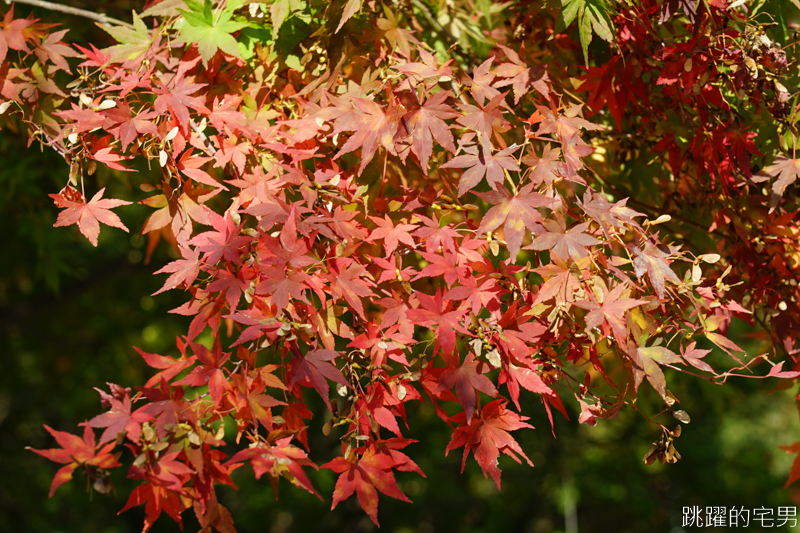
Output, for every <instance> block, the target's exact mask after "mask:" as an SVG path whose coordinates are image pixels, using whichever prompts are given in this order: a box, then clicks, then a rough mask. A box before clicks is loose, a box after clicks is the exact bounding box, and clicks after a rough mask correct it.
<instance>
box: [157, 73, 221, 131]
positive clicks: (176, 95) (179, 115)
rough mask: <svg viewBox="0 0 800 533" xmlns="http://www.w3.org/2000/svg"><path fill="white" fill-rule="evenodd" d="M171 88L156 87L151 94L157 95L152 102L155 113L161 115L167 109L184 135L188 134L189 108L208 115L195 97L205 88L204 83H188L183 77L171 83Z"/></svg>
mask: <svg viewBox="0 0 800 533" xmlns="http://www.w3.org/2000/svg"><path fill="white" fill-rule="evenodd" d="M171 85H172V87H156V88H154V89H153V92H154V93H155V94H156V95H157V96H156V100H155V102H154V106H155V110H156V113H158V114H161V113H164V112H165V111H167V109H169V110H170V111H172V114H173V116H174V117H175V119H176V120H177V121H178V124H180V125H181V129H182V130H183V132H184V134H186V133H188V132H189V108H190V107H191V108H192V109H194V110H195V111H200V112H204V113H208V109H206V106H205V105H204V104H203V102H202V101H201V100H200V99H199V98H197V97H196V96H192V95H193V94H195V93H196V92H197V91H199V90H200V89H202V88H203V87H205V86H206V84H205V83H189V81H188V80H187V79H186V78H185V77H183V76H179V77H176V78H175V79H174V80H173V82H172V83H171Z"/></svg>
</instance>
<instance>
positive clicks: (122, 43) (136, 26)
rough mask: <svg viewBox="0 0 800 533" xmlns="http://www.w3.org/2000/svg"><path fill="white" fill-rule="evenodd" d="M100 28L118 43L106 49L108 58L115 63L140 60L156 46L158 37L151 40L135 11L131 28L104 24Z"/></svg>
mask: <svg viewBox="0 0 800 533" xmlns="http://www.w3.org/2000/svg"><path fill="white" fill-rule="evenodd" d="M100 27H101V28H102V29H103V31H105V32H106V33H108V34H109V35H111V37H113V38H114V40H115V41H117V42H118V43H119V44H117V45H114V46H112V47H110V48H107V49H106V50H107V51H108V53H109V56H110V57H111V58H112V59H113V60H115V61H119V60H137V59H139V60H141V59H143V58H144V55H145V54H146V53H147V52H148V50H150V47H151V46H153V45H155V46H158V43H157V42H156V41H157V40H158V37H155V38H152V37H151V36H150V32H149V31H148V29H147V25H146V24H145V23H144V21H143V20H142V18H141V17H140V16H139V14H138V13H136V12H135V11H134V12H133V25H132V26H131V25H125V26H122V25H120V26H112V25H107V24H104V25H102V26H100ZM157 35H158V34H157Z"/></svg>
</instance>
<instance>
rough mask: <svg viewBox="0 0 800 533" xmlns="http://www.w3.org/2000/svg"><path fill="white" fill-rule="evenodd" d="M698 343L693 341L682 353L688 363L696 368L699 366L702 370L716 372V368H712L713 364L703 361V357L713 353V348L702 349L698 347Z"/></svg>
mask: <svg viewBox="0 0 800 533" xmlns="http://www.w3.org/2000/svg"><path fill="white" fill-rule="evenodd" d="M696 346H697V343H696V342H692V343H691V344H689V345H688V346H687V347H686V350H685V351H684V352H683V353H682V354H681V355H682V356H683V358H684V359H685V360H686V362H687V363H689V364H690V365H692V366H693V367H695V368H699V369H700V370H705V371H706V372H711V373H712V374H716V372H714V369H713V368H711V365H709V364H708V363H706V362H705V361H703V360H702V359H703V357H705V356H706V355H708V354H709V353H711V350H701V349H699V348H697V347H696Z"/></svg>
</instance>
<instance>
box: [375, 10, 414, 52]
mask: <svg viewBox="0 0 800 533" xmlns="http://www.w3.org/2000/svg"><path fill="white" fill-rule="evenodd" d="M383 12H384V13H385V14H386V18H379V19H378V21H377V26H378V28H380V29H381V30H383V31H384V32H386V33H385V36H386V39H387V40H388V41H389V44H391V45H392V48H397V49H399V50H400V53H401V54H403V55H404V56H405V57H406V58H410V57H411V43H414V44H416V45H419V44H420V42H419V41H418V40H417V39H416V38H415V37H414V36H413V35H412V33H413V32H412V31H410V30H407V29H405V28H403V27H402V26H401V24H400V21H399V20H398V18H397V15H395V14H394V13H393V12H392V10H391V9H389V8H384V10H383Z"/></svg>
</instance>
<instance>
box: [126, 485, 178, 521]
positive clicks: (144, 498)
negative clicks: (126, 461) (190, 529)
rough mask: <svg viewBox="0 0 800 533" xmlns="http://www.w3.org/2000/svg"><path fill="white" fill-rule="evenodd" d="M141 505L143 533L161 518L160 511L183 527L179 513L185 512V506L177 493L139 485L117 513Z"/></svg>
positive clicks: (158, 487)
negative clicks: (142, 510)
mask: <svg viewBox="0 0 800 533" xmlns="http://www.w3.org/2000/svg"><path fill="white" fill-rule="evenodd" d="M142 504H144V506H145V519H144V530H143V531H147V530H149V529H150V528H151V527H152V525H153V524H154V523H155V521H156V520H158V517H159V516H161V512H162V511H164V512H166V513H167V515H169V517H170V518H172V519H173V520H174V521H175V522H177V523H178V524H179V525H183V523H182V521H181V513H182V512H183V511H184V510H185V506H184V504H183V502H182V501H181V498H180V495H179V494H178V493H177V492H174V491H171V490H168V489H166V488H165V487H160V486H158V485H155V484H153V483H149V482H148V483H145V484H143V485H139V486H138V487H136V488H135V489H133V491H132V492H131V495H130V496H128V501H127V502H126V503H125V506H124V507H123V508H122V509H121V510H120V511H119V512H120V513H122V512H124V511H127V510H128V509H130V508H132V507H136V506H139V505H142Z"/></svg>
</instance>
